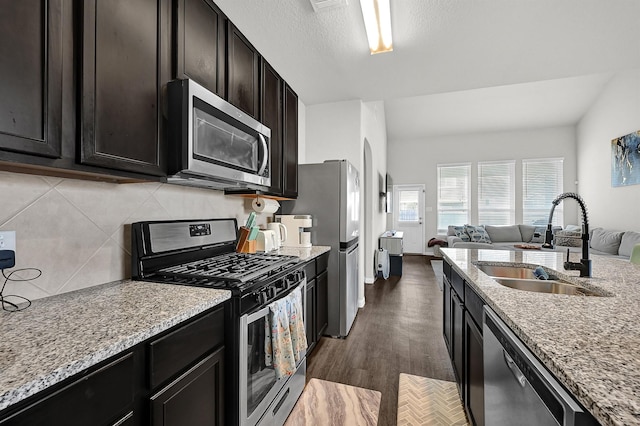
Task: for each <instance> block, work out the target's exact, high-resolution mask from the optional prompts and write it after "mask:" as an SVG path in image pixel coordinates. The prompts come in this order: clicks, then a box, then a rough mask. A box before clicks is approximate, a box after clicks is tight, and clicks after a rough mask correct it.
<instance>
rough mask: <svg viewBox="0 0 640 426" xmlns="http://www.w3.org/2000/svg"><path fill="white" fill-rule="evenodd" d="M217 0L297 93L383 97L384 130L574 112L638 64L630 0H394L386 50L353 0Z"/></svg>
mask: <svg viewBox="0 0 640 426" xmlns="http://www.w3.org/2000/svg"><path fill="white" fill-rule="evenodd" d="M215 1H216V4H218V5H219V6H220V8H221V9H222V10H223V11H224V12H225V13H226V14H227V16H229V18H230V19H231V20H232V21H233V22H234V23H235V24H236V25H237V26H238V27H239V28H240V30H241V31H242V32H243V33H244V34H245V35H246V36H247V37H248V38H249V40H250V41H251V42H252V43H253V44H254V45H255V46H256V48H257V49H258V50H259V51H260V52H261V53H262V54H263V56H264V57H265V58H266V59H267V60H268V61H269V62H270V63H271V64H272V65H273V66H274V67H275V68H276V69H277V70H278V71H279V73H280V74H281V75H282V77H283V78H284V79H285V80H287V81H288V82H289V83H290V84H291V86H292V87H293V88H294V89H295V90H296V92H297V93H298V95H299V97H300V99H301V100H302V102H303V103H305V105H307V106H309V105H314V104H319V103H326V102H337V101H343V100H353V99H361V100H363V101H379V100H382V101H384V103H385V113H386V117H387V133H388V137H389V140H390V142H392V141H393V140H395V139H402V138H418V139H419V138H424V137H428V136H430V135H434V134H449V133H461V132H478V131H495V130H501V129H511V128H523V127H524V128H527V127H545V126H557V125H567V124H575V123H576V122H577V121H578V120H579V119H580V117H581V116H582V115H583V114H584V112H585V111H586V110H587V108H588V107H589V105H591V103H592V102H593V101H594V99H595V98H596V97H597V95H598V94H599V93H600V92H601V90H602V89H603V87H604V86H605V84H606V83H607V81H608V80H609V78H610V77H611V76H612V75H613V73H615V72H617V71H620V70H624V69H632V68H640V26H639V25H638V22H639V21H640V1H638V0H391V15H392V27H393V44H394V51H393V52H391V53H384V54H378V55H370V54H369V50H368V46H367V40H366V35H365V30H364V24H363V21H362V14H361V12H360V6H359V1H358V0H349V1H348V5H347V6H343V7H340V8H336V9H331V10H326V11H320V12H317V13H316V12H314V11H313V8H312V7H311V4H310V3H309V0H277V1H276V0H215ZM639 90H640V88H639Z"/></svg>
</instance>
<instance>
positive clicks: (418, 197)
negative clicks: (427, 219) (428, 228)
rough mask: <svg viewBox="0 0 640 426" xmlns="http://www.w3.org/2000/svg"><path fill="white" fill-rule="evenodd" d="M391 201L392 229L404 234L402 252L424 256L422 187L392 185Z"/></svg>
mask: <svg viewBox="0 0 640 426" xmlns="http://www.w3.org/2000/svg"><path fill="white" fill-rule="evenodd" d="M393 200H394V205H393V227H394V229H395V230H396V231H403V232H404V236H403V246H404V247H403V250H404V252H405V253H414V254H424V252H425V249H424V220H423V219H424V217H423V215H424V185H394V186H393Z"/></svg>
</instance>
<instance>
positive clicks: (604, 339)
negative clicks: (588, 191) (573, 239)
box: [441, 249, 640, 425]
mask: <svg viewBox="0 0 640 426" xmlns="http://www.w3.org/2000/svg"><path fill="white" fill-rule="evenodd" d="M441 251H442V253H443V255H444V257H445V258H446V260H449V261H450V263H451V264H452V265H453V268H454V269H455V270H456V271H457V272H459V273H460V274H461V275H462V276H463V278H465V279H466V280H467V281H468V282H469V284H470V285H471V286H472V287H473V288H474V289H475V290H477V292H478V294H479V295H480V296H482V297H483V298H484V300H485V301H486V302H487V304H488V305H489V306H490V307H491V308H493V310H494V311H495V312H496V313H497V314H498V315H499V316H500V317H501V318H502V319H503V320H504V321H505V323H507V325H509V327H511V329H512V330H513V331H514V333H515V334H516V335H517V336H518V337H519V338H520V339H521V340H522V341H523V342H524V343H525V344H526V345H527V346H528V347H529V349H531V351H532V352H533V353H534V354H535V355H536V356H537V357H538V358H539V359H540V360H541V361H542V362H543V363H544V364H545V366H546V367H547V368H548V369H549V370H550V371H551V372H553V373H554V374H555V376H556V377H557V378H558V379H559V380H560V382H562V383H563V384H564V385H565V386H566V387H567V389H569V390H570V391H571V392H572V393H573V394H574V396H575V397H576V398H577V399H578V400H579V401H580V402H581V403H582V404H583V405H584V406H585V407H586V408H587V409H588V410H589V411H590V412H591V413H592V414H593V415H594V417H595V418H596V419H597V420H598V421H599V422H600V423H602V424H605V425H631V424H640V321H638V318H639V317H640V265H634V264H631V263H629V261H628V260H623V259H616V258H610V257H603V256H591V259H592V261H593V265H592V267H593V273H592V275H593V277H592V278H580V277H579V273H578V272H577V271H565V270H564V268H563V262H564V256H565V254H562V253H555V252H540V251H530V252H529V251H521V252H515V251H508V250H464V249H441ZM579 257H580V256H579V254H572V255H571V261H578V260H579ZM477 263H485V264H497V265H500V264H510V265H514V266H522V265H525V266H533V267H535V266H537V265H542V266H544V267H545V269H546V270H547V271H548V272H549V271H553V273H554V274H555V275H557V276H558V277H559V278H562V279H565V280H567V281H570V282H573V283H575V284H579V285H582V286H584V287H587V288H589V289H592V290H595V291H597V292H600V294H604V295H609V296H604V297H595V296H586V297H585V296H567V295H557V294H545V293H533V292H528V291H522V290H514V289H511V288H508V287H504V286H502V285H500V284H499V283H497V282H496V281H494V280H493V279H492V278H490V277H489V276H487V275H486V274H484V273H483V272H482V271H480V270H479V269H478V268H476V267H475V264H477Z"/></svg>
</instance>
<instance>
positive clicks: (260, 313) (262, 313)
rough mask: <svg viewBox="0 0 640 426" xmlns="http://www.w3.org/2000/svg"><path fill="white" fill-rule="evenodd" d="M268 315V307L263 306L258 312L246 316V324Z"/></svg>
mask: <svg viewBox="0 0 640 426" xmlns="http://www.w3.org/2000/svg"><path fill="white" fill-rule="evenodd" d="M268 313H269V307H268V306H265V307H264V308H262V309H260V310H259V311H258V312H254V313H252V314H251V315H247V324H251V323H252V322H254V321H255V320H257V319H259V318H262V317H264V316H265V315H267V314H268Z"/></svg>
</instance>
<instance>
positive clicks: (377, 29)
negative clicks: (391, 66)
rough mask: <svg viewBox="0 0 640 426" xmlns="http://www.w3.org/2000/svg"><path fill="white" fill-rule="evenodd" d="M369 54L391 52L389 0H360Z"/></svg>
mask: <svg viewBox="0 0 640 426" xmlns="http://www.w3.org/2000/svg"><path fill="white" fill-rule="evenodd" d="M360 8H361V9H362V17H363V18H364V27H365V29H366V31H367V39H368V40H369V50H370V51H371V54H372V55H373V54H374V53H382V52H391V51H392V50H393V44H392V40H391V10H390V7H389V0H360Z"/></svg>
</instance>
